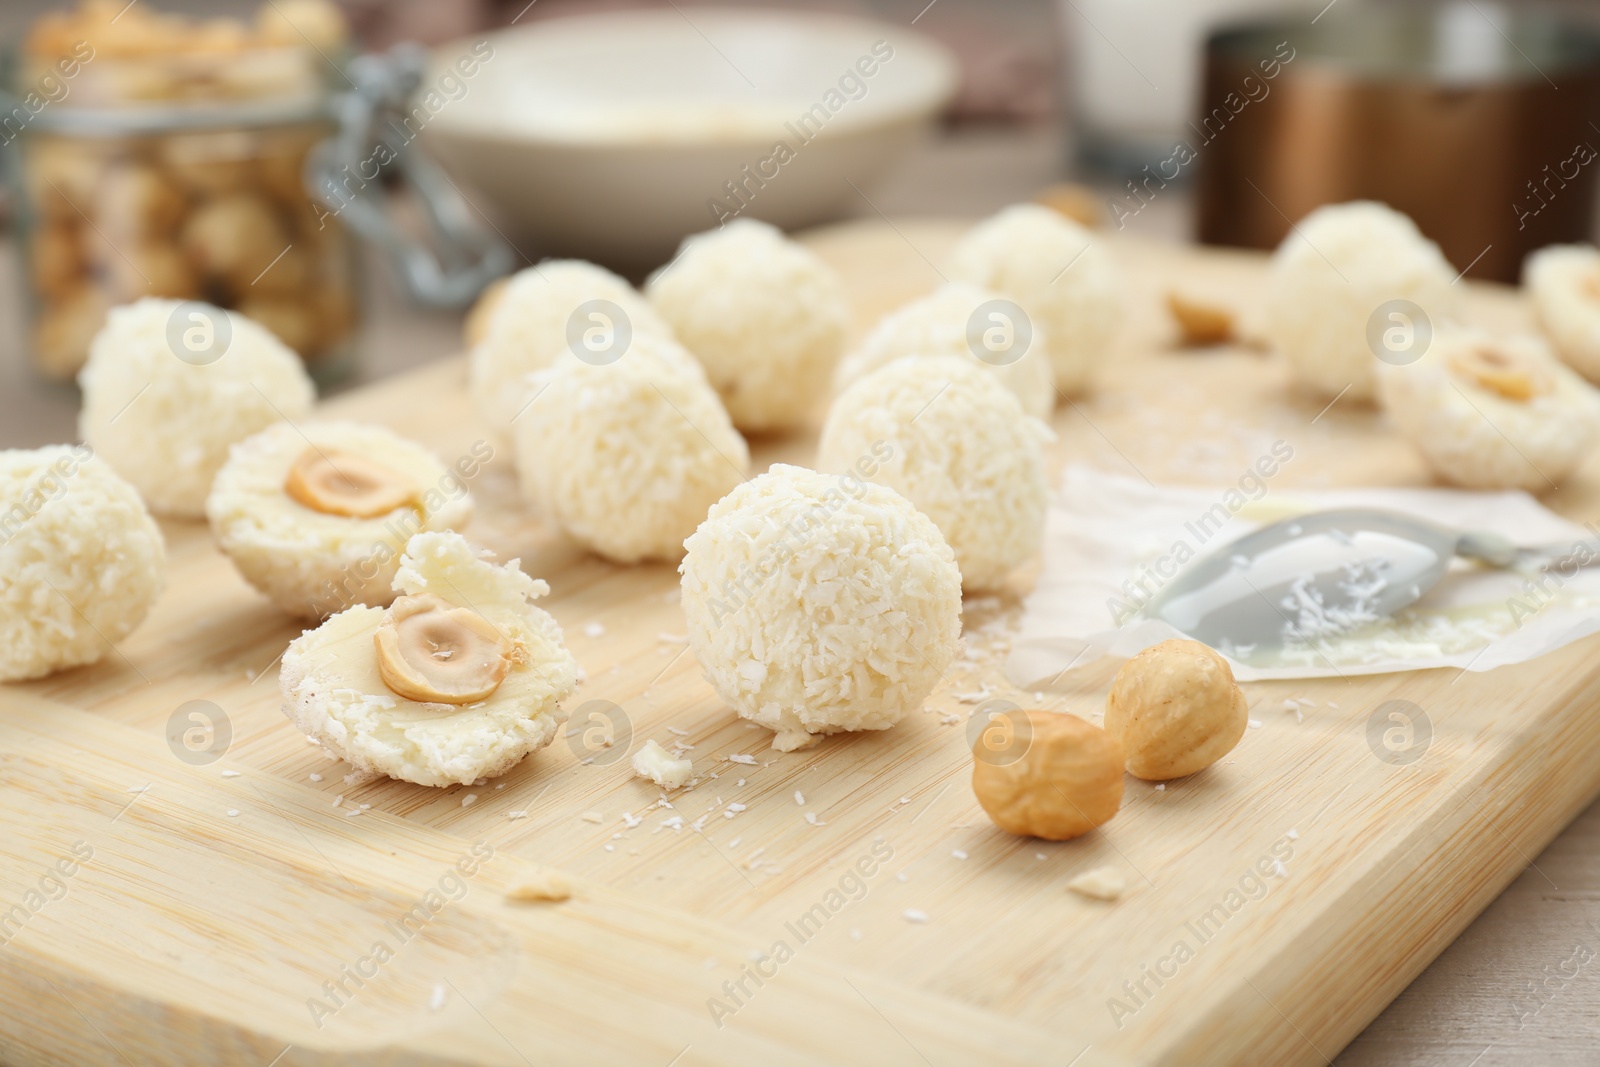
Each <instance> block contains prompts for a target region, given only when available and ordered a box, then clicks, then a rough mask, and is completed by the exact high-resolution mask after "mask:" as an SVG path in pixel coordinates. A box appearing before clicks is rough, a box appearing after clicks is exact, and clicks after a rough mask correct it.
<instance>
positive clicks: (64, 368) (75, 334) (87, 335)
mask: <svg viewBox="0 0 1600 1067" xmlns="http://www.w3.org/2000/svg"><path fill="white" fill-rule="evenodd" d="M110 309H111V300H110V299H109V298H108V297H107V296H106V293H105V291H104V290H102V289H101V288H99V287H98V286H95V285H91V284H88V283H85V284H82V285H79V286H77V287H75V288H73V289H72V290H71V291H69V292H68V293H66V294H65V295H63V296H61V297H59V298H58V299H56V300H54V301H52V302H51V303H49V304H46V305H45V306H44V308H43V309H41V311H40V312H39V317H38V319H36V320H35V321H34V324H33V352H34V360H35V364H36V366H37V367H38V368H39V373H41V374H43V375H44V376H45V377H47V378H57V379H62V380H65V379H67V378H71V377H72V376H73V375H74V374H77V373H78V368H80V367H82V366H83V363H84V360H86V359H88V358H89V342H91V341H93V340H94V335H95V334H97V333H99V332H100V327H101V326H104V325H105V321H106V312H107V311H109V310H110Z"/></svg>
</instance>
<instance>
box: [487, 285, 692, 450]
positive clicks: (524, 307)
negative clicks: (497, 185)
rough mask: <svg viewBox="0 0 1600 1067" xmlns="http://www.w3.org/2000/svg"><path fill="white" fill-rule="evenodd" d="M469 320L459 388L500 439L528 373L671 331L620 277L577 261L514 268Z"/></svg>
mask: <svg viewBox="0 0 1600 1067" xmlns="http://www.w3.org/2000/svg"><path fill="white" fill-rule="evenodd" d="M484 300H485V308H484V313H483V314H482V315H481V316H479V317H478V321H477V322H476V323H475V325H474V333H475V334H476V335H477V337H478V340H477V343H476V344H474V345H473V346H472V352H471V355H470V357H469V362H468V371H467V385H468V389H469V390H470V392H471V393H472V402H473V404H475V405H476V406H477V409H478V414H480V415H481V416H483V419H484V421H486V422H487V423H488V424H489V427H490V429H492V430H493V431H494V433H495V434H496V436H497V437H498V438H499V439H500V440H501V441H502V442H509V441H510V440H511V436H512V427H511V424H512V420H513V419H515V418H517V415H518V413H519V412H521V411H522V410H523V408H524V406H525V405H526V404H527V402H528V397H529V396H531V395H532V394H531V393H530V392H529V390H528V376H529V375H530V374H532V373H533V372H534V371H537V370H543V369H544V368H546V367H548V366H550V365H551V364H553V363H555V362H556V361H557V360H558V359H560V358H562V357H563V356H570V355H574V354H579V355H580V356H581V357H582V358H589V359H595V360H601V359H607V358H611V357H612V356H614V355H616V354H618V353H619V352H622V351H626V349H627V347H628V345H629V344H630V343H631V342H632V341H633V340H635V339H638V338H640V337H643V336H645V335H654V336H657V337H667V338H670V337H671V336H672V331H671V329H669V328H668V327H667V325H666V323H664V322H663V321H662V320H661V317H660V316H659V315H657V314H656V313H655V311H653V310H652V309H651V307H650V305H649V304H648V303H646V302H645V300H644V298H643V297H641V296H640V295H639V293H638V292H637V291H636V290H635V289H634V288H633V286H631V285H629V284H628V283H627V282H626V281H625V280H624V279H622V278H619V277H617V276H616V275H615V274H612V273H611V272H610V271H608V270H606V269H605V268H604V267H597V266H595V265H594V264H593V263H585V262H584V261H582V260H578V259H553V260H546V261H545V262H543V263H540V264H539V265H538V266H535V267H529V268H528V269H527V270H523V271H518V272H517V273H516V274H513V275H512V276H511V277H510V279H508V280H507V281H506V282H505V284H504V286H503V287H500V288H497V289H496V290H494V292H493V294H492V295H491V294H489V293H486V294H485V296H484Z"/></svg>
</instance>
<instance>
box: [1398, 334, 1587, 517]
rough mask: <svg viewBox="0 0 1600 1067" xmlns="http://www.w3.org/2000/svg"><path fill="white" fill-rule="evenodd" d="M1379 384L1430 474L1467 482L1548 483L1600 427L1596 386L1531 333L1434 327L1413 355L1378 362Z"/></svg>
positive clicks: (1568, 469) (1579, 455) (1539, 487)
mask: <svg viewBox="0 0 1600 1067" xmlns="http://www.w3.org/2000/svg"><path fill="white" fill-rule="evenodd" d="M1378 390H1379V395H1380V397H1381V399H1382V401H1383V406H1384V408H1385V409H1386V410H1387V411H1388V413H1389V417H1390V418H1391V419H1392V420H1394V423H1395V425H1396V426H1397V427H1399V429H1400V432H1401V433H1403V434H1404V435H1405V436H1406V438H1407V439H1408V440H1410V442H1411V443H1412V444H1413V445H1415V446H1416V448H1417V450H1418V451H1419V452H1421V453H1422V454H1423V456H1424V457H1426V458H1427V460H1428V463H1429V465H1430V466H1432V467H1433V469H1434V470H1435V471H1436V472H1437V473H1438V474H1439V476H1440V477H1442V478H1444V479H1446V480H1447V481H1450V482H1454V483H1455V484H1457V485H1462V486H1466V487H1468V488H1472V489H1526V490H1528V491H1529V492H1536V493H1542V492H1545V491H1548V490H1550V489H1553V488H1555V487H1556V486H1559V485H1560V484H1561V482H1562V480H1563V479H1564V478H1565V477H1566V476H1567V475H1568V474H1570V473H1572V471H1573V470H1575V469H1576V468H1577V466H1578V465H1579V464H1580V463H1581V462H1583V460H1584V459H1585V458H1586V457H1587V456H1588V455H1589V453H1590V452H1591V450H1592V449H1593V448H1594V444H1595V439H1596V435H1597V433H1600V391H1597V390H1596V389H1595V388H1594V387H1593V386H1591V385H1589V384H1588V383H1587V382H1585V381H1584V380H1583V379H1582V378H1580V377H1578V375H1576V374H1574V373H1573V372H1572V371H1571V370H1569V369H1568V368H1567V367H1566V366H1565V365H1564V364H1562V363H1561V362H1560V361H1559V360H1557V359H1556V358H1555V356H1554V355H1552V354H1551V352H1550V349H1549V348H1548V347H1547V346H1546V345H1545V343H1544V342H1543V341H1541V340H1539V339H1538V338H1536V337H1495V336H1492V335H1490V334H1488V333H1485V332H1483V331H1481V330H1470V329H1464V328H1460V327H1456V328H1447V329H1445V330H1441V331H1438V332H1436V333H1435V334H1434V335H1433V341H1432V344H1431V345H1430V346H1429V347H1428V350H1427V352H1426V353H1424V354H1423V356H1422V357H1421V358H1420V359H1418V360H1417V361H1416V362H1414V363H1410V364H1406V365H1401V366H1391V365H1388V364H1383V365H1380V366H1379V368H1378Z"/></svg>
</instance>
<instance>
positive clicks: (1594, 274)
mask: <svg viewBox="0 0 1600 1067" xmlns="http://www.w3.org/2000/svg"><path fill="white" fill-rule="evenodd" d="M1523 284H1524V285H1525V286H1526V287H1527V290H1528V295H1529V296H1531V297H1532V298H1533V310H1534V314H1535V315H1536V316H1537V317H1538V320H1539V325H1540V327H1541V328H1542V329H1543V330H1544V332H1545V336H1547V337H1548V338H1549V339H1550V346H1551V347H1552V348H1554V349H1555V353H1556V355H1557V356H1560V357H1561V359H1562V361H1563V362H1565V363H1566V365H1567V366H1569V367H1571V368H1572V369H1573V370H1575V371H1577V372H1578V373H1579V374H1581V375H1583V376H1584V377H1585V378H1587V379H1589V380H1590V381H1591V382H1600V249H1596V248H1595V247H1594V246H1592V245H1552V246H1550V247H1549V248H1543V249H1540V250H1539V251H1537V252H1535V253H1534V254H1533V255H1531V256H1529V257H1528V262H1527V265H1526V266H1525V267H1524V268H1523Z"/></svg>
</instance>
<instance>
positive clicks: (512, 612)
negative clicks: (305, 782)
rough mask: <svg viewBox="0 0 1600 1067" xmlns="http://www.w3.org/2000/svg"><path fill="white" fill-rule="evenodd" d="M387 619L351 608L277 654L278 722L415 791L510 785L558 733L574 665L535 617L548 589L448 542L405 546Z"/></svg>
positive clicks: (454, 540) (416, 541) (436, 535)
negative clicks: (500, 779) (495, 781)
mask: <svg viewBox="0 0 1600 1067" xmlns="http://www.w3.org/2000/svg"><path fill="white" fill-rule="evenodd" d="M394 588H395V592H397V593H400V594H402V596H400V598H399V599H397V600H396V601H395V602H394V603H393V604H391V605H390V606H389V607H388V608H375V607H369V606H367V605H365V604H358V605H356V606H355V607H353V608H349V609H347V610H345V611H342V612H340V613H339V614H337V615H334V616H332V617H331V618H329V619H328V620H327V621H326V622H324V623H323V624H322V625H321V626H319V627H317V628H316V629H315V630H307V631H306V632H305V633H303V634H301V635H300V636H299V637H297V638H296V639H295V640H294V641H293V642H291V643H290V645H289V648H288V651H286V652H285V653H284V654H283V666H282V668H281V670H280V671H279V684H280V686H281V688H282V690H283V702H284V703H283V708H284V713H285V714H287V715H288V716H289V717H290V718H291V719H293V720H294V723H295V725H296V726H298V727H299V728H300V729H301V730H302V731H303V732H304V733H305V735H306V736H307V737H309V738H311V739H312V740H314V741H316V742H318V743H319V744H321V745H322V746H323V747H324V748H326V749H327V750H328V751H329V752H331V753H333V754H334V755H336V756H338V757H339V758H341V759H343V760H344V761H345V762H347V763H349V764H350V765H351V766H353V767H355V768H356V769H358V770H361V771H367V772H376V773H379V774H386V775H388V776H389V777H391V778H398V779H401V780H402V781H407V782H415V783H417V784H418V785H432V786H447V785H457V784H459V785H467V784H469V783H471V782H475V781H477V780H478V779H480V778H493V777H495V776H496V775H500V774H504V773H505V772H506V771H508V770H510V769H511V768H512V767H513V766H515V765H516V764H517V762H518V761H520V760H521V759H522V758H523V757H524V756H526V755H527V754H528V753H530V752H534V751H537V750H538V749H541V748H543V747H544V746H545V745H548V744H549V743H550V741H551V740H552V739H553V738H554V737H555V734H556V730H557V729H558V728H559V727H560V725H561V724H562V723H563V722H565V721H566V719H567V713H566V712H565V711H564V710H562V708H561V706H560V701H562V700H564V699H566V698H567V697H568V696H570V695H571V694H572V690H573V687H574V685H575V684H576V677H577V669H578V667H577V663H576V662H575V661H574V660H573V658H572V654H571V653H570V652H568V651H567V649H566V646H565V645H564V644H562V639H561V629H560V627H558V626H557V625H556V623H555V620H554V619H552V618H551V617H550V616H549V615H548V614H546V613H545V612H543V611H541V610H540V609H538V608H536V607H534V606H533V603H532V602H533V600H534V599H536V598H538V597H541V596H544V595H545V594H547V593H548V592H549V591H550V587H549V586H548V585H546V584H545V583H544V582H542V581H537V580H535V579H533V578H530V577H528V576H527V575H526V574H524V573H523V572H522V571H521V570H520V569H519V567H518V561H517V560H512V561H511V562H510V563H507V564H504V565H496V564H494V563H490V562H488V561H487V560H486V559H483V558H481V556H480V554H479V553H478V552H476V551H475V550H474V549H473V548H472V546H471V545H469V544H468V543H467V541H466V539H465V538H463V537H462V536H461V535H460V534H456V533H448V532H445V533H440V532H427V533H419V534H417V535H416V536H414V537H412V538H411V540H410V541H409V542H407V544H406V550H405V554H404V555H403V556H402V557H401V559H400V569H399V572H398V573H397V574H396V576H395V582H394Z"/></svg>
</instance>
